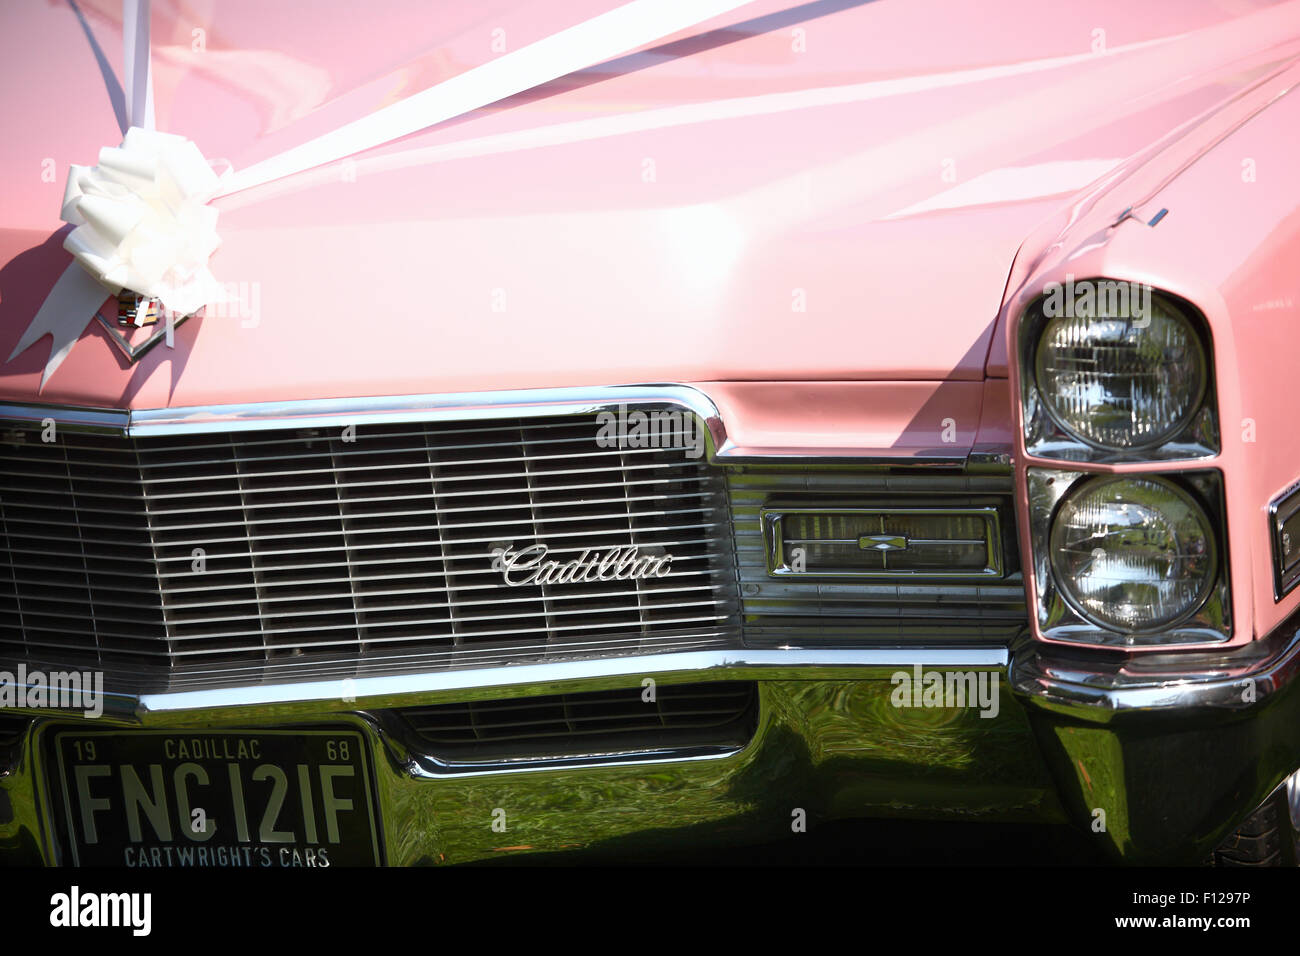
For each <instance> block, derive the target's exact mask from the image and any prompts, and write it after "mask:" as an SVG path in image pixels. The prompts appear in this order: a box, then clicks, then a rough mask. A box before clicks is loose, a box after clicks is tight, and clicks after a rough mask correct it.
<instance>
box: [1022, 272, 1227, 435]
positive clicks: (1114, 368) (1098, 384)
mask: <svg viewBox="0 0 1300 956" xmlns="http://www.w3.org/2000/svg"><path fill="white" fill-rule="evenodd" d="M1100 311H1101V310H1098V312H1100ZM1206 368H1207V366H1206V360H1205V351H1204V349H1203V348H1202V346H1201V341H1200V337H1199V336H1198V335H1197V333H1196V330H1195V329H1194V328H1193V327H1192V325H1191V323H1190V322H1188V321H1187V319H1185V318H1184V317H1183V316H1182V315H1181V314H1179V313H1178V312H1176V311H1175V310H1174V309H1173V308H1171V307H1170V306H1168V305H1166V304H1165V303H1163V302H1162V301H1161V300H1160V299H1158V298H1152V300H1151V303H1150V308H1149V310H1148V314H1147V316H1146V317H1145V321H1144V320H1143V319H1141V318H1133V317H1128V318H1120V317H1117V316H1113V315H1106V314H1104V313H1102V314H1097V315H1092V316H1080V315H1074V316H1069V317H1058V318H1052V319H1049V320H1048V322H1047V324H1046V325H1045V326H1044V327H1043V331H1042V334H1041V336H1040V338H1039V340H1038V347H1037V349H1036V352H1035V356H1034V377H1035V380H1036V384H1037V387H1038V393H1039V396H1040V398H1041V400H1042V402H1043V405H1044V407H1045V409H1046V411H1047V413H1048V414H1049V415H1050V416H1051V418H1052V419H1053V420H1054V421H1055V422H1056V423H1057V424H1058V425H1059V426H1060V427H1061V428H1063V429H1064V430H1065V431H1067V432H1069V433H1070V434H1071V435H1073V436H1075V437H1076V438H1078V439H1080V440H1081V441H1084V442H1087V443H1088V444H1089V445H1092V446H1094V447H1097V448H1101V449H1105V450H1108V451H1122V450H1129V449H1140V448H1147V447H1150V446H1153V445H1159V444H1161V443H1162V442H1165V441H1167V440H1168V439H1170V438H1173V437H1174V436H1176V435H1177V434H1178V433H1179V432H1181V431H1183V430H1184V429H1185V428H1186V427H1187V425H1188V423H1189V422H1190V421H1191V419H1192V417H1193V416H1195V415H1196V413H1197V412H1198V411H1199V410H1200V407H1201V404H1202V399H1203V398H1204V395H1205V388H1206V379H1207V372H1206Z"/></svg>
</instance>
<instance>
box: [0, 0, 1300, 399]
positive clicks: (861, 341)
mask: <svg viewBox="0 0 1300 956" xmlns="http://www.w3.org/2000/svg"><path fill="white" fill-rule="evenodd" d="M608 6H609V4H605V3H598V2H586V0H584V2H566V3H562V4H546V5H529V4H523V3H496V4H491V5H487V6H483V5H466V4H456V3H444V4H435V5H430V4H428V3H392V2H389V3H377V4H372V5H369V6H368V7H367V10H366V13H365V15H364V16H362V15H360V14H358V13H357V12H355V9H354V7H353V5H351V4H344V3H320V4H314V5H313V6H312V13H311V15H310V16H304V15H302V14H300V13H293V12H290V11H289V8H288V5H279V4H273V5H267V4H264V3H252V2H246V3H238V2H234V3H221V4H219V5H214V6H212V7H211V8H204V10H205V11H206V12H201V11H200V12H196V11H195V10H193V9H191V7H190V6H188V5H181V4H170V3H155V4H154V15H153V42H154V63H155V72H156V79H155V86H156V100H157V115H158V125H159V128H161V129H164V130H168V131H172V132H178V133H182V134H184V135H186V136H189V137H191V138H193V139H194V140H195V141H196V142H197V143H198V144H199V145H200V147H201V149H203V151H204V153H205V155H207V156H209V157H213V158H216V157H221V158H227V159H229V160H230V161H231V162H233V164H234V165H235V166H236V167H237V168H242V167H245V166H247V165H249V164H250V163H251V162H253V161H255V160H257V159H261V158H264V157H266V156H268V155H272V154H274V153H276V152H278V151H280V150H282V149H285V148H288V147H290V146H293V145H297V144H298V143H300V142H302V141H304V140H306V139H308V138H310V137H311V136H313V135H316V134H318V133H321V132H324V131H327V130H329V129H332V128H334V127H336V126H338V125H340V124H342V123H344V122H347V121H348V120H351V119H354V118H357V117H359V116H362V115H365V114H367V113H369V112H371V111H373V110H375V109H376V108H378V107H380V106H382V105H384V104H386V103H389V102H393V101H395V100H396V99H399V98H401V97H403V96H406V95H409V94H410V93H412V92H416V91H418V90H419V89H422V88H424V87H426V86H429V85H431V84H433V83H436V82H438V81H440V80H442V79H445V78H447V77H449V76H452V75H455V74H457V73H460V72H462V71H464V70H466V69H469V68H472V67H473V66H476V65H478V64H480V63H483V62H485V61H486V60H488V59H490V58H491V57H493V56H496V55H499V54H498V53H496V52H494V50H493V46H492V45H493V41H494V38H497V37H501V38H503V41H504V43H505V44H506V47H507V49H513V48H515V47H517V46H520V45H523V44H525V43H528V42H531V41H532V40H533V39H536V38H540V37H541V36H544V35H546V34H548V33H550V32H553V31H555V30H557V29H560V28H562V27H564V26H568V25H571V24H573V23H576V22H579V21H580V20H582V19H585V18H587V17H588V16H590V15H592V14H593V13H596V12H598V11H600V10H601V9H605V8H607V7H608ZM81 9H82V11H83V12H84V15H85V19H86V21H87V23H88V24H89V27H90V29H91V32H92V33H93V35H94V36H95V38H96V39H97V41H98V43H99V44H100V46H101V47H102V48H103V50H104V53H105V56H106V57H107V59H108V61H109V62H110V63H112V64H114V65H116V64H117V63H118V61H119V60H120V46H121V27H120V22H119V20H120V14H119V12H118V5H117V3H116V2H115V0H94V2H89V3H85V4H82V5H81ZM789 9H791V8H789V6H788V4H786V3H782V2H767V0H764V2H756V3H753V4H751V5H750V6H748V7H745V8H743V9H741V10H739V11H737V12H735V13H733V14H731V15H728V16H726V17H723V18H719V19H718V20H717V21H715V22H711V23H709V24H706V25H705V26H704V27H703V28H701V31H696V32H697V33H702V35H700V36H696V37H695V38H689V37H688V38H687V39H684V40H680V41H679V42H677V43H675V44H668V45H657V46H656V47H655V49H654V50H652V51H651V52H642V53H639V54H636V55H633V56H630V57H625V58H621V59H619V60H616V61H615V62H614V63H610V64H605V65H603V66H598V67H595V68H593V69H590V70H587V71H585V72H583V73H580V74H578V75H576V76H572V77H569V78H566V79H565V80H561V81H557V82H556V83H553V84H550V85H549V86H548V87H545V88H542V89H540V90H536V91H534V92H532V93H530V94H526V95H523V96H519V97H515V98H513V99H512V100H509V101H505V102H503V103H501V104H498V105H497V106H495V107H491V108H488V109H484V110H479V111H477V112H476V113H474V114H471V115H469V116H467V117H465V118H463V119H461V120H459V121H454V122H451V123H447V124H444V125H442V126H440V127H436V128H433V129H431V130H428V131H426V132H423V133H420V134H417V135H414V136H410V137H407V138H406V139H404V140H402V141H400V142H398V143H395V144H392V145H391V146H388V147H385V148H381V149H377V150H372V151H370V152H368V153H365V154H363V155H360V156H357V157H355V158H354V160H353V161H351V163H349V164H336V165H335V166H332V167H325V168H323V169H319V170H316V171H314V172H309V173H305V174H302V175H299V176H296V177H293V178H291V179H288V180H283V181H281V182H278V183H274V184H269V185H267V186H265V187H261V188H259V189H257V190H253V191H250V192H247V193H243V194H239V195H235V196H231V197H229V198H227V199H223V200H220V201H219V203H218V204H219V205H220V207H221V209H222V213H221V221H220V224H219V230H220V233H221V236H222V238H223V240H224V245H223V247H222V248H221V249H220V250H218V252H217V254H216V255H215V256H214V257H213V260H212V267H213V270H214V272H215V273H216V274H217V276H218V278H220V279H222V280H224V281H226V282H230V283H234V284H236V287H238V286H239V285H240V284H242V286H243V288H244V289H245V290H246V292H245V295H246V299H245V306H246V307H248V311H249V312H250V315H249V316H248V317H247V318H244V317H242V316H240V315H236V316H233V317H232V316H229V315H208V316H206V317H204V318H202V319H201V320H192V321H191V322H189V323H188V324H187V325H186V326H184V327H182V328H181V329H180V330H179V333H178V336H177V342H176V348H175V349H174V350H169V349H166V348H160V349H157V350H155V351H154V352H153V353H152V354H150V355H149V356H148V357H146V358H145V359H144V360H143V361H141V362H140V363H139V364H138V365H136V366H129V365H127V364H126V363H125V361H124V360H123V359H122V358H121V357H120V356H119V355H118V353H117V352H116V351H115V350H114V349H113V348H111V347H110V345H109V343H108V341H107V339H106V336H105V334H104V333H103V332H102V331H101V330H99V329H97V328H92V329H90V330H89V331H88V332H87V333H86V334H85V337H84V340H83V341H82V342H80V343H79V344H78V345H77V346H76V347H74V349H73V351H72V354H71V355H70V357H69V358H68V360H67V362H66V363H65V364H64V365H63V366H62V368H60V369H59V371H58V372H57V373H56V374H55V375H54V376H53V378H52V379H51V381H50V382H49V384H48V385H47V386H46V388H45V389H44V391H43V392H42V393H41V394H40V396H39V398H40V400H42V401H48V402H55V403H58V402H75V403H82V404H90V405H104V406H119V407H122V406H126V407H163V406H183V405H200V404H216V403H225V402H239V401H266V400H279V399H299V398H319V397H347V396H360V395H372V394H407V393H420V392H436V391H464V390H478V389H504V388H520V387H545V386H573V385H586V384H618V383H625V382H651V381H668V380H672V381H685V382H690V381H737V380H754V381H773V380H824V381H854V380H963V381H978V380H979V379H981V378H983V377H984V374H985V371H984V369H985V360H986V357H987V356H988V353H989V350H990V345H991V343H992V341H993V335H992V331H993V323H994V321H995V318H996V316H997V313H998V307H999V304H1000V302H1001V297H1002V293H1003V291H1004V288H1005V284H1006V280H1007V274H1008V270H1009V268H1010V264H1011V262H1012V259H1013V258H1014V256H1015V253H1016V250H1017V249H1018V248H1019V246H1020V243H1021V242H1022V241H1023V239H1024V237H1025V236H1026V235H1027V234H1028V233H1029V232H1030V231H1031V230H1032V229H1033V228H1034V227H1035V226H1036V225H1037V224H1038V223H1039V222H1041V221H1042V220H1044V219H1045V218H1046V217H1047V216H1048V215H1050V214H1051V212H1052V211H1053V210H1054V209H1056V208H1058V207H1059V206H1060V205H1061V204H1062V202H1063V201H1064V200H1065V199H1067V198H1068V197H1069V196H1070V195H1071V194H1073V193H1075V192H1077V191H1078V190H1079V189H1081V188H1082V187H1084V186H1085V185H1087V184H1088V183H1089V182H1091V181H1092V180H1094V179H1096V178H1097V177H1098V176H1101V175H1103V174H1105V173H1106V171H1107V170H1108V169H1110V168H1112V167H1113V166H1115V165H1116V164H1117V163H1119V162H1120V161H1121V160H1123V159H1124V158H1125V157H1128V156H1130V155H1132V154H1134V153H1136V152H1138V151H1139V150H1141V149H1142V148H1143V147H1144V146H1146V145H1147V144H1148V143H1149V142H1150V141H1151V140H1152V139H1153V138H1154V137H1156V136H1159V135H1162V134H1164V133H1166V132H1167V131H1169V130H1171V129H1173V128H1175V127H1177V126H1178V125H1179V124H1181V123H1183V122H1185V121H1187V120H1188V118H1190V117H1193V116H1195V115H1197V114H1199V113H1201V112H1203V111H1205V110H1207V109H1209V108H1211V107H1213V106H1214V105H1215V104H1217V103H1219V102H1221V101H1222V100H1224V99H1225V98H1228V97H1231V96H1234V95H1236V94H1237V93H1239V92H1240V90H1241V89H1243V88H1244V87H1245V86H1247V85H1248V84H1249V83H1250V82H1251V81H1252V79H1253V76H1254V74H1253V73H1251V72H1250V68H1248V67H1244V66H1243V65H1242V64H1243V63H1244V62H1251V63H1254V62H1257V61H1260V60H1262V59H1264V60H1266V59H1267V58H1268V56H1269V55H1270V54H1268V53H1266V54H1263V55H1260V54H1259V53H1258V51H1259V50H1261V49H1264V50H1270V49H1272V48H1275V47H1277V45H1278V44H1279V43H1280V42H1282V39H1283V38H1285V37H1288V36H1294V35H1295V33H1296V25H1297V22H1300V11H1298V10H1297V8H1296V5H1295V4H1288V5H1282V6H1273V5H1269V4H1265V3H1261V4H1246V5H1243V6H1242V7H1241V8H1240V10H1239V14H1238V15H1237V16H1235V18H1234V17H1233V16H1232V15H1230V14H1229V13H1228V12H1225V11H1224V9H1223V8H1222V6H1221V5H1220V4H1217V3H1212V2H1208V0H1201V2H1186V0H1182V2H1177V3H1175V2H1166V3H1157V4H1145V5H1143V6H1142V8H1141V11H1140V12H1138V11H1136V10H1135V8H1134V5H1133V4H1131V3H1124V2H1103V3H1096V4H1092V5H1089V9H1086V10H1076V9H1073V8H1070V9H1065V8H1059V9H1058V5H1045V4H1041V3H1034V2H1028V0H1025V2H1012V0H1007V2H1003V3H1000V4H999V5H998V10H997V16H996V17H993V16H990V15H988V12H987V11H981V10H979V9H977V8H975V7H972V6H970V5H966V6H958V7H954V6H953V5H951V4H947V3H937V2H923V0H918V2H909V3H900V2H895V0H877V2H873V3H864V4H859V5H846V4H843V3H812V4H808V5H805V6H801V7H796V8H792V9H793V10H794V12H792V13H783V12H782V11H786V10H789ZM0 17H2V18H3V21H4V29H3V30H0V79H2V80H3V83H4V87H3V88H4V89H6V90H7V91H9V92H8V94H7V104H6V109H7V111H8V114H9V118H10V122H11V125H13V126H14V127H15V128H21V129H23V130H24V135H22V136H13V137H6V138H4V139H3V140H2V141H0V181H3V182H5V183H6V184H7V185H6V190H7V193H6V196H5V203H4V208H3V212H2V213H0V356H7V355H8V353H9V351H10V349H11V348H12V345H13V343H14V342H15V341H16V339H17V336H18V335H19V333H20V331H21V329H22V328H23V327H25V325H26V324H27V323H28V322H29V321H30V319H31V316H32V314H33V313H34V311H35V309H36V308H37V307H38V306H39V304H40V302H41V300H42V299H43V297H44V295H45V293H46V291H47V290H48V288H49V286H50V284H51V283H52V282H53V280H54V278H55V277H56V276H57V275H58V273H59V272H60V271H61V270H62V268H63V267H64V266H65V265H66V263H67V261H68V256H67V254H66V253H64V252H63V251H62V250H61V249H60V248H59V242H60V241H61V237H60V236H57V235H54V233H55V229H56V227H57V226H58V225H59V224H58V221H57V207H58V203H59V198H60V196H61V191H62V187H63V179H64V176H65V174H66V168H67V167H66V164H67V163H68V162H71V161H77V162H82V163H87V162H92V161H93V160H94V159H95V157H96V155H97V151H98V149H99V147H101V146H103V145H108V144H116V143H117V141H118V139H119V133H118V131H117V127H116V122H115V119H114V114H113V110H112V107H111V104H110V100H109V97H108V95H107V93H106V92H105V81H104V78H103V77H102V76H101V75H100V71H99V68H98V67H97V65H96V61H95V58H94V55H93V53H92V49H91V46H90V44H89V43H88V41H87V38H86V36H85V34H84V32H83V30H82V28H81V26H80V25H79V23H78V20H77V17H76V16H75V15H74V13H73V11H72V8H71V7H70V6H69V5H68V4H66V3H64V2H53V0H52V2H43V3H40V2H28V3H20V4H12V5H7V6H6V8H5V9H4V11H3V12H2V13H0ZM1098 23H1104V24H1107V28H1106V33H1105V36H1104V38H1101V41H1100V42H1102V44H1103V46H1104V49H1105V50H1106V51H1107V52H1105V53H1094V52H1093V48H1094V46H1096V45H1097V43H1098V42H1099V40H1098V38H1097V37H1096V36H1094V34H1093V30H1094V28H1095V26H1096V24H1098ZM719 29H720V30H721V32H710V30H715V31H716V30H719ZM196 30H198V31H202V32H201V33H200V34H196V33H195V31H196ZM498 30H499V31H503V32H502V33H500V34H497V33H495V32H494V31H498ZM920 37H924V42H918V38H920ZM200 40H201V41H202V43H201V44H200ZM200 45H201V47H202V48H201V49H197V48H196V47H198V46H200ZM1271 55H1273V56H1274V57H1276V56H1277V55H1281V54H1280V53H1279V52H1278V51H1277V50H1273V52H1272V54H1271ZM1189 63H1191V64H1197V68H1196V69H1189V68H1188V65H1189ZM24 90H31V91H39V95H24V94H23V93H22V92H20V91H24ZM47 158H48V159H52V160H53V163H54V168H55V170H56V171H57V176H56V178H55V180H54V181H53V182H48V183H47V182H43V181H42V178H41V170H42V163H43V161H44V160H45V159H47ZM352 180H355V181H352ZM253 290H256V296H257V298H254V297H253V296H254V292H253ZM254 306H256V313H257V314H256V315H255V316H254V315H252V314H251V313H252V312H253V311H254V309H253V307H254ZM47 350H48V348H47V346H46V345H45V344H44V343H41V344H38V345H37V346H35V347H33V348H31V349H29V350H28V351H27V352H25V353H23V354H22V355H20V356H18V357H17V358H16V359H15V360H14V361H13V362H10V363H8V364H5V365H4V366H3V367H0V399H6V400H11V401H22V400H32V399H34V398H36V397H37V394H36V390H37V385H38V383H39V374H40V369H41V368H42V367H43V364H44V361H45V356H46V353H47Z"/></svg>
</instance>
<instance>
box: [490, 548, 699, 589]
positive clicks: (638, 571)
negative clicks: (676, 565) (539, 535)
mask: <svg viewBox="0 0 1300 956" xmlns="http://www.w3.org/2000/svg"><path fill="white" fill-rule="evenodd" d="M549 551H550V546H549V545H545V544H540V543H538V544H530V545H529V546H528V547H526V548H518V549H516V548H514V547H511V546H509V545H506V546H504V547H499V548H493V549H492V567H493V569H494V570H497V571H500V572H501V577H502V579H503V580H504V581H505V583H506V584H507V585H508V586H510V587H512V588H518V587H524V586H526V585H539V584H576V583H580V582H587V583H593V582H597V581H634V580H637V579H639V578H662V577H664V576H665V575H666V574H667V573H668V568H669V566H670V565H671V564H672V562H673V556H672V555H671V554H667V553H663V554H642V553H641V550H640V549H639V548H638V547H637V546H636V545H628V546H626V547H621V548H603V549H602V548H588V549H584V550H583V552H582V553H581V554H579V555H578V556H577V557H576V558H574V559H573V560H571V561H556V560H553V559H552V560H547V557H546V555H547V553H548V552H549Z"/></svg>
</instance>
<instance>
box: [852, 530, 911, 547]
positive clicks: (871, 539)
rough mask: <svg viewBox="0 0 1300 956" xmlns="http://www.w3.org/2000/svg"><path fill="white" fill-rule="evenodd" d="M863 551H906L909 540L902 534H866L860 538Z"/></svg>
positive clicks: (859, 541) (859, 543)
mask: <svg viewBox="0 0 1300 956" xmlns="http://www.w3.org/2000/svg"><path fill="white" fill-rule="evenodd" d="M858 547H859V548H861V549H862V550H863V551H906V550H907V539H906V538H904V537H903V536H902V535H901V534H866V535H863V536H862V537H861V538H858Z"/></svg>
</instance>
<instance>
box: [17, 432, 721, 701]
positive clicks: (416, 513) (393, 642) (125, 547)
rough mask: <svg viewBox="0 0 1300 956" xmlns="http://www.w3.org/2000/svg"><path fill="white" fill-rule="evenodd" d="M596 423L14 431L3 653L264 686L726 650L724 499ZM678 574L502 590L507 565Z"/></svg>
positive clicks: (663, 456)
mask: <svg viewBox="0 0 1300 956" xmlns="http://www.w3.org/2000/svg"><path fill="white" fill-rule="evenodd" d="M597 434H598V428H597V425H596V423H595V419H594V416H592V415H578V416H557V417H550V418H521V419H512V420H491V421H484V422H437V423H415V424H411V423H401V424H397V423H394V424H372V425H359V426H356V427H355V428H354V429H353V428H348V429H344V428H342V427H339V428H331V429H281V430H268V431H253V432H233V433H210V434H195V435H179V436H168V437H134V438H127V437H122V436H108V435H97V434H90V433H85V432H77V431H73V430H61V431H59V432H58V433H57V435H56V440H54V441H52V442H45V441H42V440H41V432H40V430H39V429H28V430H26V431H23V430H20V429H15V428H10V429H8V430H7V431H4V432H3V433H0V534H3V545H4V555H3V558H0V649H3V650H8V651H17V652H21V653H22V654H23V655H25V656H27V657H29V658H41V657H45V658H49V657H50V656H51V655H53V656H55V657H56V658H57V659H59V660H65V659H68V657H69V655H74V656H76V657H79V658H88V659H91V660H94V661H98V662H100V663H102V664H116V665H124V666H136V667H143V668H146V669H149V668H151V667H165V668H167V669H168V670H169V672H171V673H172V674H173V676H174V677H175V678H177V679H181V678H184V677H185V675H186V674H194V675H196V677H197V678H198V679H201V680H204V681H208V680H211V679H213V678H214V677H215V676H217V675H218V674H221V675H226V676H229V677H231V678H235V679H238V678H246V677H247V675H248V673H249V671H250V670H254V669H258V668H265V667H268V666H273V667H276V668H279V669H280V672H281V673H283V671H284V669H286V668H287V669H290V670H294V671H296V672H301V673H303V674H308V673H310V674H311V675H312V676H318V675H326V676H328V675H335V676H337V675H346V674H347V673H351V672H352V671H353V670H356V669H357V668H354V667H353V666H352V665H353V664H358V663H362V664H366V665H367V666H366V667H364V668H361V671H363V672H370V669H371V668H370V665H374V666H376V667H383V666H389V665H400V664H410V663H412V662H416V663H418V665H419V666H421V667H429V666H439V665H447V666H450V665H455V664H460V663H472V664H486V663H499V662H508V661H516V660H537V659H543V658H546V657H548V656H555V655H560V656H565V655H586V654H594V653H603V652H630V651H646V650H656V649H666V650H673V649H683V648H688V647H699V646H714V645H717V644H721V643H726V642H727V641H728V640H730V639H731V638H732V637H733V636H734V634H735V630H736V619H735V597H734V592H735V579H734V565H733V563H732V562H733V558H732V555H731V553H730V546H729V540H728V529H729V521H728V516H727V514H726V510H725V509H726V505H725V494H724V492H723V485H722V481H721V479H720V478H719V477H718V476H717V473H716V472H715V471H714V470H713V469H711V468H710V467H709V466H707V465H705V464H703V463H701V462H699V461H696V460H692V459H690V458H688V457H687V456H686V454H685V453H684V452H683V451H682V450H679V449H673V448H648V449H631V448H629V449H619V448H605V447H601V446H600V444H599V443H598V441H597ZM534 541H540V542H545V543H546V544H548V545H549V546H550V548H551V552H552V555H553V556H555V557H556V558H557V559H561V560H569V559H572V558H574V557H577V556H578V555H579V554H580V553H581V552H582V551H583V550H585V549H597V548H607V547H617V546H631V545H635V546H637V547H638V548H640V549H641V550H642V551H643V552H648V553H655V552H657V551H662V550H667V551H668V552H670V553H671V554H672V555H673V561H672V564H671V568H670V570H669V573H668V574H667V575H666V576H664V577H662V578H654V579H649V580H644V579H642V580H635V581H620V582H589V583H588V582H576V583H571V584H563V585H558V584H544V585H538V586H527V587H506V586H504V584H503V582H502V579H501V574H500V571H499V570H494V569H493V567H492V564H491V562H492V549H493V548H494V547H499V546H501V545H503V544H514V545H522V544H528V543H531V542H534Z"/></svg>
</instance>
